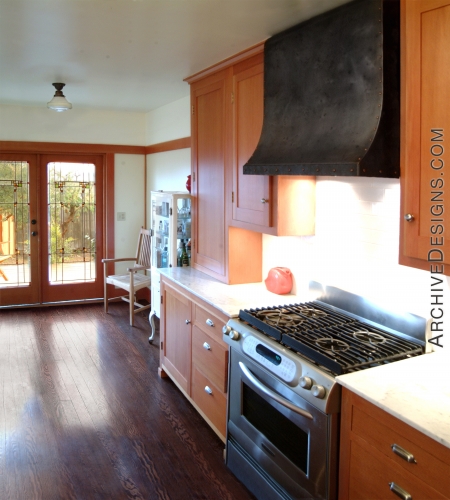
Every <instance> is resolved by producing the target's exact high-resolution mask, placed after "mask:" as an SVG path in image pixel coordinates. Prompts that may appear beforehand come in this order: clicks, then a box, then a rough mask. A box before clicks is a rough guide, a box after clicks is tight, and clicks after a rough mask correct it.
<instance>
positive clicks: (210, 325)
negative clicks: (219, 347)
mask: <svg viewBox="0 0 450 500" xmlns="http://www.w3.org/2000/svg"><path fill="white" fill-rule="evenodd" d="M225 323H226V321H223V320H221V319H220V318H219V317H218V316H216V315H214V314H211V313H210V312H209V311H207V310H206V309H203V307H200V306H199V305H197V304H195V303H194V304H193V324H194V325H195V326H198V327H199V328H200V330H203V331H204V332H205V333H207V334H208V335H211V336H212V337H214V338H215V339H216V340H220V341H221V342H222V328H223V326H224V325H225ZM224 345H225V344H224Z"/></svg>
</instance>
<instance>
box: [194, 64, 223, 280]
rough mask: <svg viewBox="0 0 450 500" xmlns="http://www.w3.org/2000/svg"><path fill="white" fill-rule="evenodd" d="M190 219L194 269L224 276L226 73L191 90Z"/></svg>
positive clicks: (215, 76) (198, 84)
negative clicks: (191, 174)
mask: <svg viewBox="0 0 450 500" xmlns="http://www.w3.org/2000/svg"><path fill="white" fill-rule="evenodd" d="M191 92H192V93H191V102H192V112H193V115H192V155H193V158H192V159H193V164H192V167H193V174H194V177H193V182H192V195H193V207H192V208H193V216H194V223H195V227H194V248H193V250H192V253H193V256H194V262H195V264H196V267H197V268H198V269H200V270H205V271H206V272H208V271H212V272H214V273H216V275H217V276H218V277H220V276H222V277H223V276H225V275H226V264H225V262H226V243H227V241H226V233H225V229H226V227H225V217H224V214H225V189H226V178H225V149H226V146H225V144H226V138H225V134H226V130H225V123H226V101H225V94H226V72H221V73H218V74H217V75H214V78H213V79H206V81H203V80H202V81H201V82H199V83H197V84H193V85H192V88H191Z"/></svg>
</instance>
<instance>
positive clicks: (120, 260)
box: [102, 257, 136, 264]
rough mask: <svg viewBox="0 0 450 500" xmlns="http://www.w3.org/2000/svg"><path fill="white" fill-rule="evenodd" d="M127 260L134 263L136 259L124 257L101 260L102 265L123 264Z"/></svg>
mask: <svg viewBox="0 0 450 500" xmlns="http://www.w3.org/2000/svg"><path fill="white" fill-rule="evenodd" d="M127 260H134V261H135V262H136V257H125V258H123V259H102V262H103V264H106V263H107V262H125V261H127Z"/></svg>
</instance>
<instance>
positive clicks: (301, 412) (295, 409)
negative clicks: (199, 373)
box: [239, 361, 314, 420]
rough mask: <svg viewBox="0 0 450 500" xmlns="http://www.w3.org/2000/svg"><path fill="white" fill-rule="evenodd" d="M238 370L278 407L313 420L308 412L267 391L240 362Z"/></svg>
mask: <svg viewBox="0 0 450 500" xmlns="http://www.w3.org/2000/svg"><path fill="white" fill-rule="evenodd" d="M239 368H240V369H241V371H242V373H243V374H244V375H245V376H246V377H247V379H248V380H249V381H250V382H251V383H252V384H253V385H254V386H255V387H256V388H257V389H259V390H260V391H261V392H263V393H264V394H266V395H267V396H269V398H272V399H273V400H275V401H276V402H277V403H280V405H283V406H285V407H286V408H288V409H289V410H292V411H293V412H295V413H297V414H298V415H301V416H302V417H306V418H308V419H309V420H314V418H313V416H312V415H311V413H309V411H306V410H303V409H302V408H299V407H298V406H296V405H294V404H293V403H291V402H290V401H288V400H287V399H285V398H283V397H282V396H279V395H278V394H277V393H276V392H275V391H272V389H269V388H268V387H266V386H265V385H264V384H263V383H262V382H260V381H259V380H258V379H257V378H256V377H255V376H254V375H253V373H252V372H251V371H250V370H249V369H248V368H247V367H246V366H245V365H244V363H242V361H239Z"/></svg>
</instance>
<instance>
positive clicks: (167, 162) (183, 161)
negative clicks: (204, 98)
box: [146, 96, 191, 221]
mask: <svg viewBox="0 0 450 500" xmlns="http://www.w3.org/2000/svg"><path fill="white" fill-rule="evenodd" d="M189 109H190V100H189V96H188V97H185V98H183V99H180V100H178V101H175V102H173V103H170V104H168V105H167V106H163V107H161V108H158V109H155V110H154V111H151V112H149V113H147V115H146V141H147V144H149V145H151V144H158V143H160V142H167V141H172V140H174V139H182V138H183V137H190V135H191V126H190V113H189ZM190 173H191V149H190V148H185V149H178V150H175V151H167V152H164V153H154V154H151V155H147V220H148V221H150V208H151V207H150V193H151V191H158V190H161V189H162V190H163V191H186V180H187V176H188V175H189V174H190Z"/></svg>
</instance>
